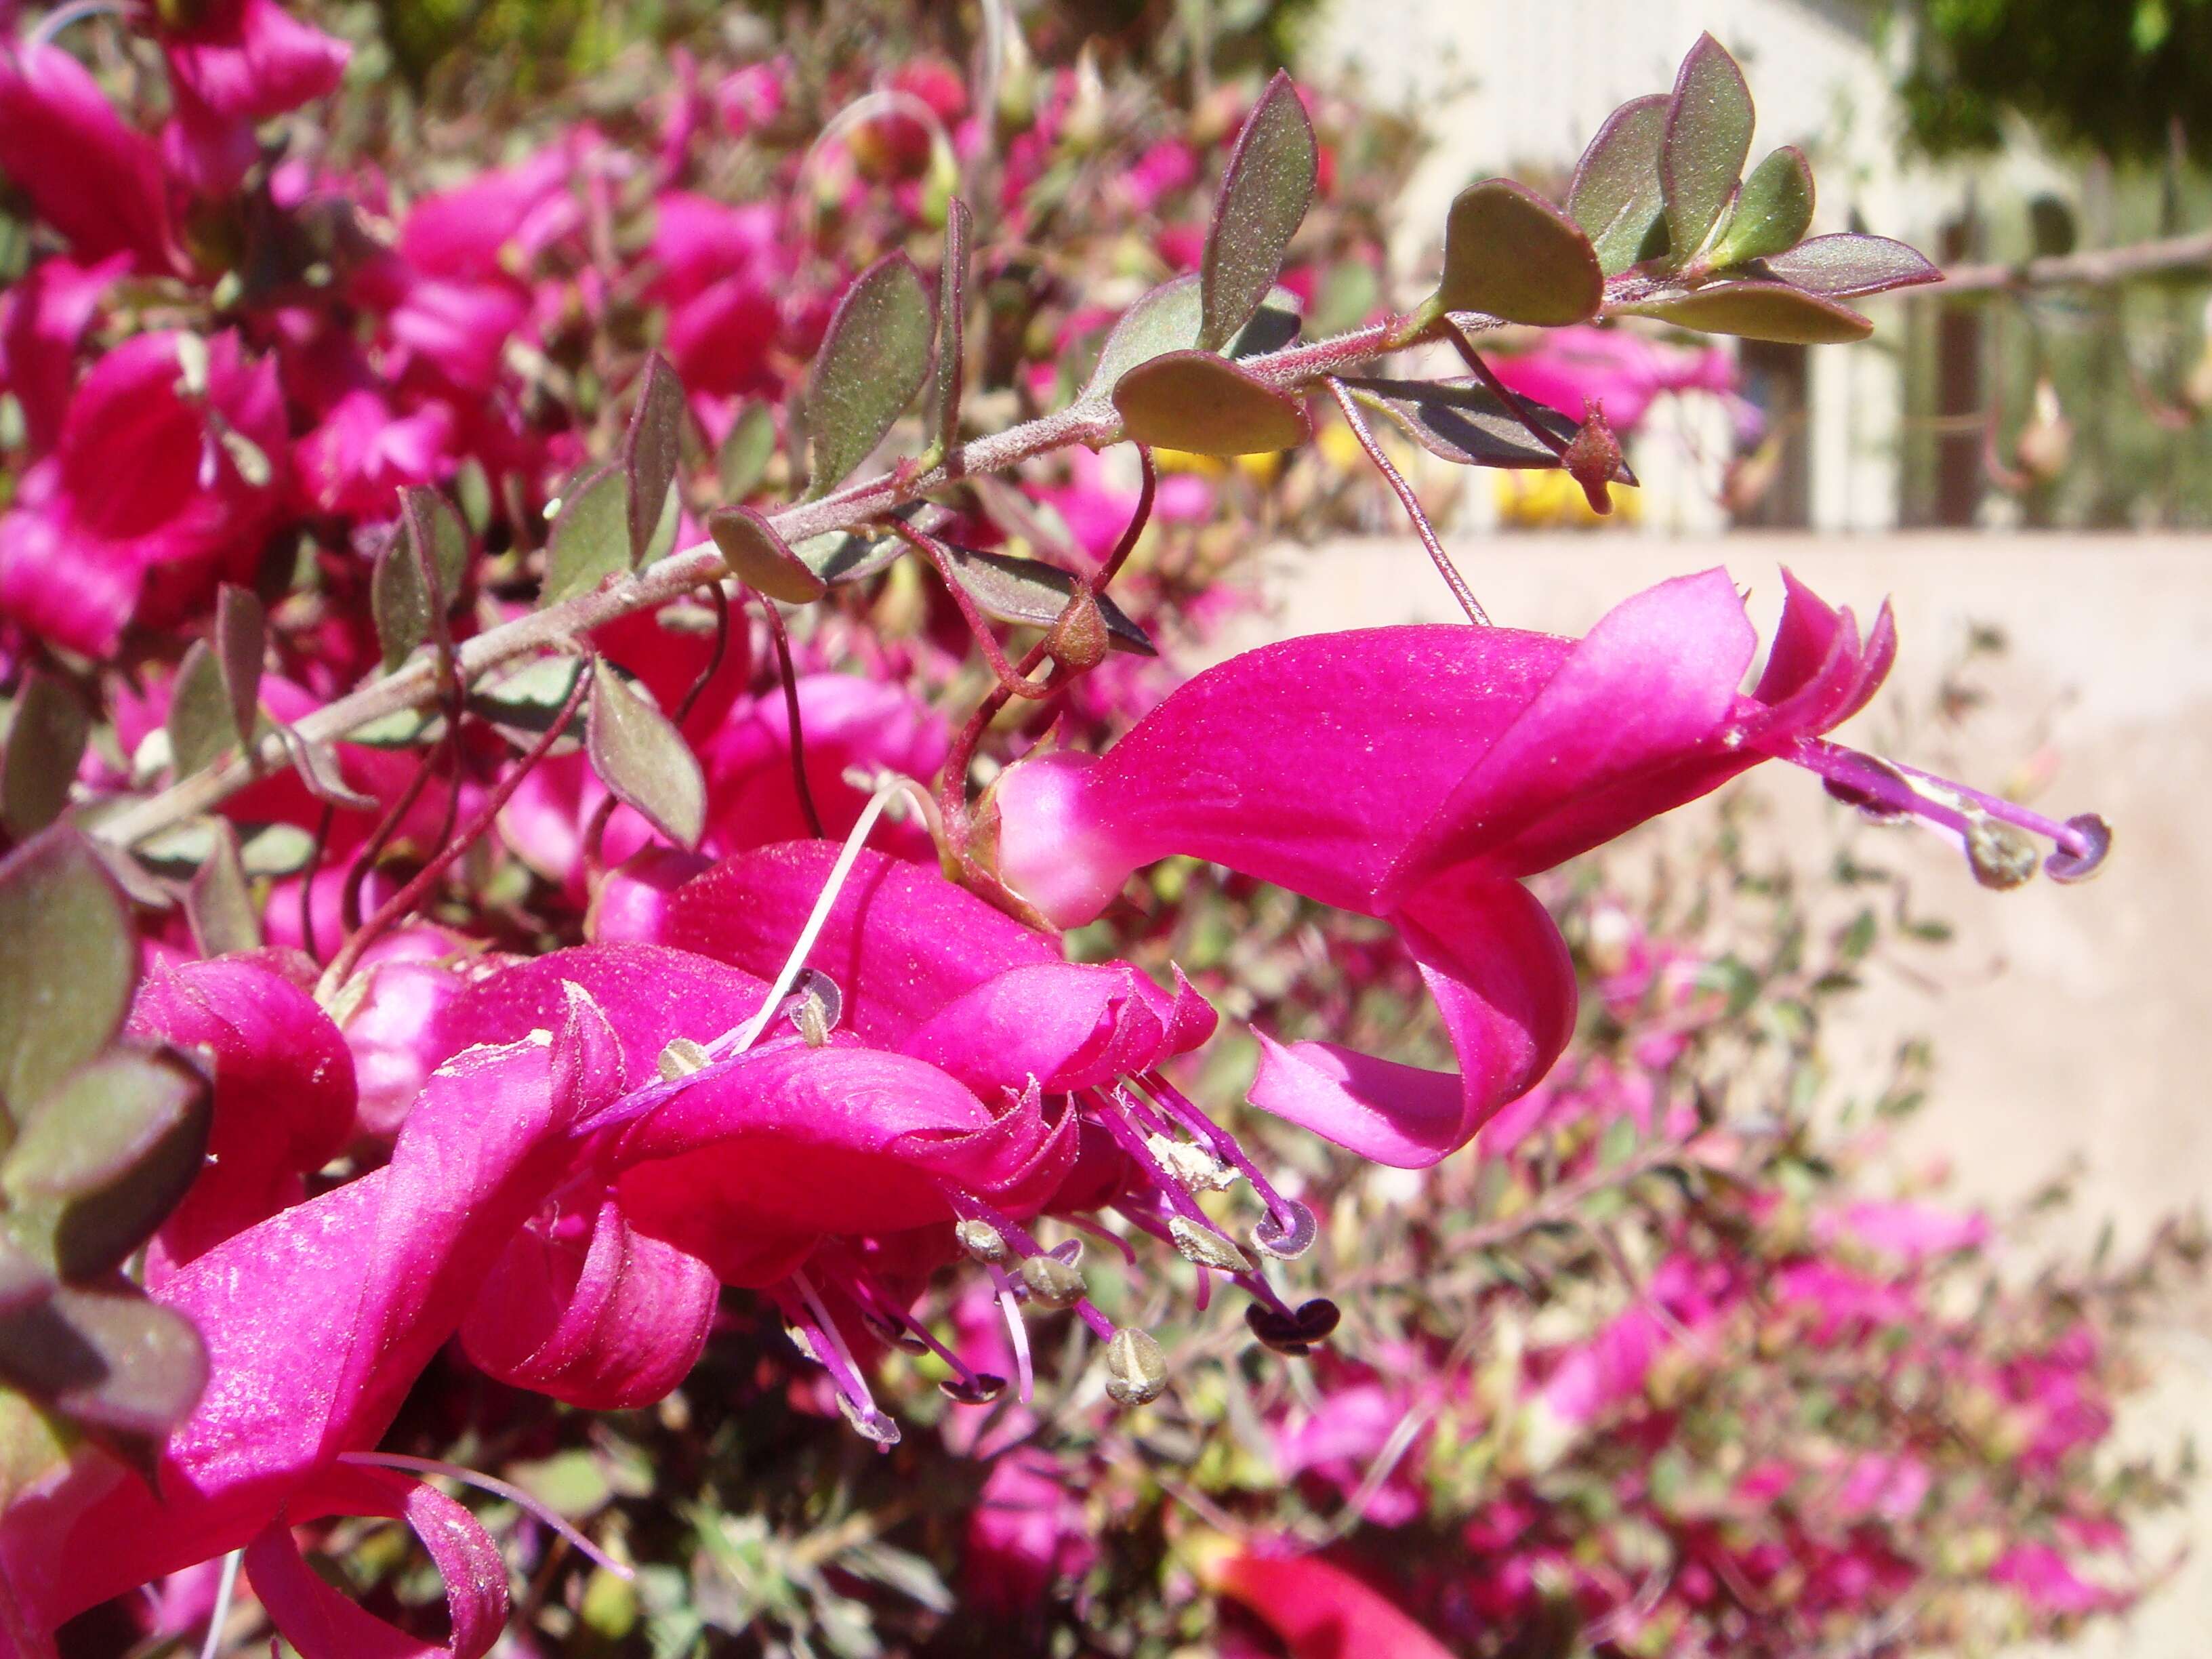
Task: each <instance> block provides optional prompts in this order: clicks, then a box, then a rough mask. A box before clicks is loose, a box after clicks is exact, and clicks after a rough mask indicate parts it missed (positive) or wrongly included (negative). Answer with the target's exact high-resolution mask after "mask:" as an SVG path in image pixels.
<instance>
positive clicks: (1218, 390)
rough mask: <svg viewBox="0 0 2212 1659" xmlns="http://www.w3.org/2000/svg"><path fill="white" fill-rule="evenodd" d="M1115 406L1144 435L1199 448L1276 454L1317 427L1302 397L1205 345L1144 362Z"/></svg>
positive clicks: (1123, 383) (1172, 445)
mask: <svg viewBox="0 0 2212 1659" xmlns="http://www.w3.org/2000/svg"><path fill="white" fill-rule="evenodd" d="M1114 407H1115V410H1118V411H1119V412H1120V414H1121V421H1122V424H1123V426H1124V428H1126V429H1127V433H1128V435H1129V436H1130V437H1131V438H1133V439H1134V440H1135V441H1137V442H1139V443H1143V444H1151V445H1152V446H1154V447H1157V448H1161V449H1180V450H1183V451H1186V452H1187V453H1190V454H1194V455H1264V454H1268V453H1273V452H1274V451H1276V450H1279V449H1290V448H1292V447H1296V446H1297V445H1298V444H1301V443H1304V441H1305V440H1306V438H1307V437H1308V435H1310V433H1311V431H1312V429H1313V428H1312V427H1311V425H1310V423H1309V422H1307V420H1306V413H1305V410H1304V408H1303V407H1302V406H1301V405H1300V404H1299V403H1298V401H1297V399H1296V398H1291V397H1289V396H1286V395H1285V393H1283V392H1278V391H1276V390H1275V389H1274V388H1273V386H1267V385H1264V384H1262V383H1261V381H1259V380H1255V379H1254V378H1253V377H1252V376H1251V375H1250V374H1247V373H1245V371H1244V370H1243V369H1241V368H1237V365H1236V364H1234V363H1232V362H1229V361H1228V360H1227V359H1225V358H1221V357H1216V356H1212V354H1211V353H1209V352H1204V351H1170V352H1169V353H1168V354H1166V355H1165V356H1160V357H1154V358H1152V360H1151V361H1150V362H1144V363H1139V365H1138V366H1137V367H1136V368H1133V369H1131V370H1130V371H1129V372H1128V373H1127V374H1124V375H1123V376H1122V377H1121V380H1120V381H1119V382H1118V383H1117V384H1116V385H1115V387H1114Z"/></svg>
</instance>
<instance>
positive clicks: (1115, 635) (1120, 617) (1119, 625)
mask: <svg viewBox="0 0 2212 1659" xmlns="http://www.w3.org/2000/svg"><path fill="white" fill-rule="evenodd" d="M945 552H946V554H947V556H948V562H949V563H950V565H951V570H952V574H953V577H954V580H957V581H958V582H959V584H960V586H962V588H963V589H964V590H965V591H966V592H967V594H968V596H969V598H970V599H974V600H975V606H976V609H978V610H979V611H981V612H982V613H983V614H984V615H985V616H987V617H991V618H993V619H994V621H997V622H1003V623H1022V624H1024V625H1025V626H1027V627H1030V628H1050V627H1051V626H1052V625H1053V624H1054V623H1056V622H1058V621H1059V620H1060V614H1061V612H1063V611H1066V609H1067V605H1068V601H1069V600H1071V599H1073V598H1074V597H1075V594H1076V591H1077V590H1076V585H1075V578H1074V577H1073V576H1071V575H1069V574H1067V572H1066V571H1065V570H1062V569H1060V568H1059V566H1057V565H1050V564H1047V563H1045V562H1043V561H1042V560H1041V559H1020V558H1016V557H1014V556H1012V555H1011V554H1006V553H978V552H975V551H972V550H969V549H967V548H964V547H950V546H948V547H947V548H946V549H945ZM1096 603H1097V606H1098V613H1099V615H1100V617H1103V619H1104V621H1105V623H1106V642H1107V644H1108V645H1109V646H1110V647H1112V648H1113V649H1115V650H1116V651H1127V652H1128V653H1131V654H1132V655H1134V656H1139V657H1157V656H1158V655H1159V649H1158V647H1156V646H1155V645H1153V643H1152V639H1151V637H1150V636H1149V635H1146V632H1145V630H1144V629H1141V628H1139V627H1138V626H1137V624H1136V623H1134V622H1133V621H1131V620H1130V618H1129V615H1128V613H1127V611H1123V610H1122V609H1121V606H1119V605H1115V603H1114V601H1113V600H1112V599H1109V598H1107V597H1106V596H1105V595H1104V594H1099V595H1097V598H1096Z"/></svg>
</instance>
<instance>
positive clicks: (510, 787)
mask: <svg viewBox="0 0 2212 1659" xmlns="http://www.w3.org/2000/svg"><path fill="white" fill-rule="evenodd" d="M597 660H598V659H596V658H593V659H587V660H586V662H585V664H584V666H583V669H582V671H580V673H578V674H577V676H576V684H574V686H573V687H571V688H570V689H569V692H568V701H567V702H564V703H562V705H561V711H560V713H558V714H556V715H554V717H553V723H552V724H551V725H550V726H547V727H546V728H545V734H544V736H543V737H541V738H538V741H537V742H536V743H535V744H532V745H531V748H530V752H529V753H527V754H526V755H525V756H523V757H522V758H521V759H520V761H518V762H516V763H515V764H514V765H513V766H512V767H510V768H509V769H507V775H506V776H504V777H502V778H501V779H500V781H498V782H497V783H495V784H494V785H493V786H492V790H491V793H490V794H489V795H487V796H486V797H485V798H484V804H483V805H482V806H481V807H479V808H477V815H476V816H475V817H472V818H471V819H470V820H469V822H468V823H467V825H466V826H465V828H464V829H462V830H461V832H460V834H459V835H458V836H453V838H452V839H450V840H448V841H447V842H446V843H445V844H444V845H443V846H441V847H440V848H439V849H438V851H437V853H436V854H435V856H434V857H433V858H432V859H431V860H430V861H429V862H428V864H426V865H424V866H422V868H421V869H420V870H418V871H416V872H415V878H414V879H413V880H411V881H410V882H409V883H408V884H406V885H405V886H404V887H403V888H401V889H400V890H398V892H396V893H394V894H393V895H392V896H391V897H390V898H388V899H386V901H385V902H383V903H382V904H381V905H380V906H378V907H377V911H376V914H375V915H373V916H371V917H370V918H369V919H368V921H365V922H363V923H362V925H361V926H360V927H357V928H356V929H355V930H354V932H353V935H352V937H351V938H349V939H347V940H346V942H345V943H344V944H343V945H341V946H339V948H338V953H337V955H336V956H335V957H331V965H330V966H329V968H327V969H325V970H324V974H323V980H324V982H325V984H328V985H331V986H338V985H343V984H344V983H345V982H346V981H347V980H348V979H349V978H350V977H351V976H352V974H353V970H354V969H355V968H356V967H357V966H358V965H359V964H360V962H361V957H362V952H363V951H366V950H368V947H369V946H370V945H374V943H375V942H376V941H377V939H380V937H382V936H383V934H384V933H385V932H386V930H387V929H389V928H390V927H392V926H393V925H394V924H396V923H398V922H399V921H404V920H405V919H406V918H407V917H408V916H410V915H413V914H414V912H415V909H416V907H417V906H418V905H420V904H421V903H422V901H423V899H425V898H426V897H428V895H429V892H430V890H431V889H432V888H433V887H435V885H437V884H438V880H439V878H441V877H442V876H443V875H444V874H445V873H446V872H447V870H448V869H450V868H452V867H453V861H454V860H456V859H458V858H459V857H460V856H461V854H464V853H465V852H467V851H468V850H469V848H471V847H473V846H475V845H476V843H477V839H478V838H479V837H480V836H483V833H484V831H485V830H487V829H490V828H491V825H492V820H493V819H495V818H496V817H498V816H499V813H500V809H501V807H503V806H505V805H507V799H508V798H509V797H510V796H512V795H513V793H514V792H515V791H516V790H517V789H520V787H522V781H523V780H524V779H525V778H526V777H528V776H529V775H531V773H532V772H533V771H534V770H536V769H537V767H538V762H540V761H542V760H544V758H545V757H546V755H547V754H548V753H550V751H551V750H552V747H553V745H554V744H556V743H558V742H559V741H560V740H561V738H562V735H563V734H564V733H566V732H567V731H568V722H569V721H570V720H574V718H575V717H576V711H577V710H578V709H579V708H582V707H583V703H584V694H585V693H586V691H587V690H590V689H591V684H592V669H593V667H594V666H595V665H596V663H597Z"/></svg>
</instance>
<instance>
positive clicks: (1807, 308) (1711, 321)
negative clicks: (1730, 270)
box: [1620, 281, 1874, 345]
mask: <svg viewBox="0 0 2212 1659" xmlns="http://www.w3.org/2000/svg"><path fill="white" fill-rule="evenodd" d="M1620 309H1621V310H1623V311H1626V312H1632V313H1635V314H1636V315H1638V316H1639V317H1657V318H1660V319H1662V320H1664V321H1667V322H1670V323H1673V324H1674V325H1675V326H1676V327H1678V328H1694V329H1698V330H1700V331H1703V332H1705V333H1707V334H1735V335H1739V336H1741V337H1743V338H1745V339H1747V340H1778V341H1781V342H1782V343H1784V344H1788V345H1838V344H1842V343H1845V342H1847V341H1851V340H1863V339H1865V338H1866V337H1867V336H1868V335H1869V334H1871V333H1873V332H1874V325H1873V324H1872V323H1870V322H1869V321H1868V320H1867V319H1865V318H1864V317H1862V316H1860V315H1859V313H1857V312H1856V311H1853V310H1852V309H1851V308H1850V307H1849V306H1847V305H1844V304H1841V303H1839V302H1838V301H1834V300H1830V299H1825V298H1823V297H1822V296H1820V295H1817V294H1808V293H1806V292H1805V291H1804V289H1798V288H1792V287H1790V284H1788V283H1770V282H1759V281H1747V282H1735V283H1712V284H1711V285H1710V286H1709V287H1705V288H1698V289H1687V290H1686V291H1683V292H1680V293H1674V294H1664V295H1656V296H1654V297H1652V298H1650V299H1647V300H1639V301H1636V302H1635V303H1634V304H1632V305H1625V306H1622V307H1620Z"/></svg>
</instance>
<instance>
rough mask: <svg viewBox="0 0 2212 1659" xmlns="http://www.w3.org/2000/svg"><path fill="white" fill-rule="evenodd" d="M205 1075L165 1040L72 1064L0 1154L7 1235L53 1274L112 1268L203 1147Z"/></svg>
mask: <svg viewBox="0 0 2212 1659" xmlns="http://www.w3.org/2000/svg"><path fill="white" fill-rule="evenodd" d="M209 1108H210V1089H209V1086H208V1079H207V1078H206V1076H205V1075H204V1073H202V1072H201V1071H200V1070H199V1069H198V1068H197V1066H194V1065H192V1063H191V1061H189V1060H186V1059H185V1057H184V1056H183V1055H182V1054H178V1053H176V1052H175V1051H173V1050H170V1049H162V1050H159V1051H154V1052H142V1051H140V1050H137V1049H131V1048H118V1049H115V1050H113V1051H112V1052H110V1053H108V1054H103V1055H101V1056H100V1058H99V1059H97V1060H93V1061H91V1062H89V1063H88V1064H87V1065H84V1066H79V1067H78V1068H77V1069H76V1071H74V1072H72V1073H70V1075H69V1076H68V1077H67V1078H65V1079H63V1081H62V1083H61V1085H60V1086H59V1087H58V1088H57V1089H55V1090H54V1091H52V1093H51V1094H49V1095H47V1096H46V1098H45V1099H43V1100H42V1101H40V1103H39V1104H38V1106H37V1107H36V1108H35V1109H33V1110H32V1111H31V1112H30V1113H29V1115H27V1117H26V1118H25V1120H24V1122H23V1126H22V1133H21V1134H20V1135H18V1136H17V1138H16V1140H15V1145H14V1146H11V1147H9V1150H8V1156H7V1158H6V1160H5V1162H4V1163H0V1188H4V1189H5V1191H6V1192H7V1194H8V1204H9V1217H8V1219H9V1228H10V1231H12V1233H13V1235H14V1237H15V1243H17V1244H19V1245H21V1246H22V1247H23V1248H25V1249H27V1250H29V1251H30V1252H31V1254H32V1255H34V1256H36V1257H38V1258H40V1259H41V1260H43V1261H45V1262H46V1264H47V1265H48V1266H50V1267H52V1269H53V1271H54V1272H55V1273H57V1274H58V1275H59V1276H60V1277H61V1278H63V1279H93V1278H96V1277H98V1276H99V1275H100V1274H102V1273H111V1272H112V1271H113V1270H114V1269H115V1268H117V1267H120V1266H121V1265H122V1264H123V1263H124V1262H125V1261H127V1260H129V1259H130V1256H131V1252H133V1251H134V1250H136V1249H137V1248H138V1247H139V1246H140V1245H141V1244H143V1243H145V1242H146V1240H147V1239H148V1238H149V1237H152V1236H153V1233H154V1230H155V1228H157V1227H159V1226H160V1225H161V1223H162V1222H163V1221H165V1220H166V1219H167V1218H168V1214H169V1212H170V1211H172V1210H173V1209H175V1208H176V1207H177V1203H178V1201H179V1200H180V1199H182V1198H183V1197H184V1195H185V1188H188V1187H190V1186H191V1184H192V1181H193V1178H194V1177H195V1176H197V1175H198V1174H199V1172H200V1165H201V1164H202V1162H203V1161H204V1159H205V1158H206V1156H207V1140H208V1123H209V1119H210V1109H209Z"/></svg>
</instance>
